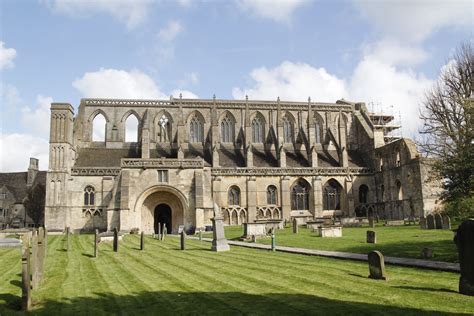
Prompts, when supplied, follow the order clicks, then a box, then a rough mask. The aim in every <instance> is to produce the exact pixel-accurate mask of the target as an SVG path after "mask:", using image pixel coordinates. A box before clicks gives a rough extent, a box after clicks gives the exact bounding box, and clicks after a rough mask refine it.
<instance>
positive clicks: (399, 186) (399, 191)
mask: <svg viewBox="0 0 474 316" xmlns="http://www.w3.org/2000/svg"><path fill="white" fill-rule="evenodd" d="M395 185H396V186H397V192H396V193H397V199H398V200H403V188H402V183H401V182H400V181H399V180H397V181H396V182H395Z"/></svg>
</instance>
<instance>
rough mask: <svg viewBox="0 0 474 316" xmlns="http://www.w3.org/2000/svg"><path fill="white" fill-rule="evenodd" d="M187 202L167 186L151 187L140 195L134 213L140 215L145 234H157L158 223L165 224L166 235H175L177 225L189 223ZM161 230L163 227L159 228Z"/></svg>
mask: <svg viewBox="0 0 474 316" xmlns="http://www.w3.org/2000/svg"><path fill="white" fill-rule="evenodd" d="M188 205H189V204H188V202H187V199H186V197H185V196H184V194H183V193H182V192H181V191H179V190H178V189H176V188H174V187H171V186H169V185H155V186H152V187H150V188H148V189H146V190H145V191H143V193H142V194H140V196H139V198H138V199H137V202H136V204H135V212H139V214H141V225H140V226H141V227H140V229H141V230H143V231H144V232H145V233H147V234H152V233H155V232H157V230H158V223H162V224H161V225H163V223H166V228H167V231H168V233H177V231H178V227H179V225H186V223H187V222H189V219H188V220H186V219H187V217H189V211H188V208H189V206H188ZM161 228H163V227H161Z"/></svg>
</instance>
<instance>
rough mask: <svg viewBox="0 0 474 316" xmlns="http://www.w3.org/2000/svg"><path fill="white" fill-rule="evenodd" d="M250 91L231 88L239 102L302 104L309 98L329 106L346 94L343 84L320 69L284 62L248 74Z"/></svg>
mask: <svg viewBox="0 0 474 316" xmlns="http://www.w3.org/2000/svg"><path fill="white" fill-rule="evenodd" d="M250 77H251V78H252V80H253V81H254V86H253V87H252V88H245V89H241V88H233V90H232V95H233V97H234V98H236V99H243V98H245V95H248V96H249V98H251V99H267V100H276V98H277V97H278V96H279V97H280V98H281V99H282V100H295V101H304V100H307V99H308V96H311V98H312V99H313V100H318V101H328V102H333V101H335V100H337V99H340V98H342V97H345V96H346V95H347V91H346V88H345V83H344V80H341V79H338V78H337V77H336V76H334V75H331V74H329V73H328V72H327V71H326V70H325V69H324V68H314V67H312V66H311V65H308V64H305V63H292V62H289V61H284V62H283V63H282V64H280V65H279V66H277V67H275V68H272V69H267V68H265V67H262V68H257V69H254V70H252V72H251V73H250Z"/></svg>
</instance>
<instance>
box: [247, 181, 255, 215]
mask: <svg viewBox="0 0 474 316" xmlns="http://www.w3.org/2000/svg"><path fill="white" fill-rule="evenodd" d="M247 213H248V222H249V223H252V222H254V221H255V218H256V216H257V181H256V178H255V176H249V177H247Z"/></svg>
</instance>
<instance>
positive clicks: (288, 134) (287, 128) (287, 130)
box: [283, 116, 293, 143]
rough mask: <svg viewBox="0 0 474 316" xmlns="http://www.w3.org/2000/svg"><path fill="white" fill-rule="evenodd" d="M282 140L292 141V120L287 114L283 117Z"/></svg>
mask: <svg viewBox="0 0 474 316" xmlns="http://www.w3.org/2000/svg"><path fill="white" fill-rule="evenodd" d="M283 141H284V142H285V143H292V142H293V122H292V121H291V120H290V119H289V118H288V116H284V117H283Z"/></svg>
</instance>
